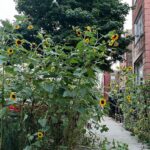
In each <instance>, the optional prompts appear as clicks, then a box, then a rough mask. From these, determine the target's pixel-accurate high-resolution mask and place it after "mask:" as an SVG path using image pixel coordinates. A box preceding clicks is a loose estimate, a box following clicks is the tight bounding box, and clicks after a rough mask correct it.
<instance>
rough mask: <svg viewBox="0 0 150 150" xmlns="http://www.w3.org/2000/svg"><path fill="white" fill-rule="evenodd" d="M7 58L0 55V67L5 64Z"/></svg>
mask: <svg viewBox="0 0 150 150" xmlns="http://www.w3.org/2000/svg"><path fill="white" fill-rule="evenodd" d="M5 59H6V57H4V56H2V55H0V65H2V64H3V62H4V61H5Z"/></svg>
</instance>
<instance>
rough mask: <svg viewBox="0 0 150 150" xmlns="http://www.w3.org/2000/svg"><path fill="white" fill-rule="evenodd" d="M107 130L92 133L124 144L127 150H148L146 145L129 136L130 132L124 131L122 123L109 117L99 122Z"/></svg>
mask: <svg viewBox="0 0 150 150" xmlns="http://www.w3.org/2000/svg"><path fill="white" fill-rule="evenodd" d="M101 124H102V125H106V126H107V127H108V128H109V131H108V132H103V133H101V132H97V131H94V132H95V133H96V134H97V136H100V137H101V138H103V139H105V137H106V138H107V139H108V141H110V142H112V141H113V140H115V141H119V142H122V143H125V144H127V145H128V147H129V150H150V149H149V148H148V147H147V146H146V145H144V144H142V143H141V142H139V141H138V139H137V137H135V136H131V132H129V131H127V130H125V128H124V127H123V124H122V123H118V122H116V121H115V120H113V119H112V118H110V117H104V119H103V120H102V122H101Z"/></svg>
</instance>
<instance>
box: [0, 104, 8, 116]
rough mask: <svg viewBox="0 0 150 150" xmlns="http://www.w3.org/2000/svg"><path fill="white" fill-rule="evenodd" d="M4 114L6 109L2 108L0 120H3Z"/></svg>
mask: <svg viewBox="0 0 150 150" xmlns="http://www.w3.org/2000/svg"><path fill="white" fill-rule="evenodd" d="M6 112H7V108H6V107H4V108H2V109H1V110H0V119H1V118H3V116H5V114H6Z"/></svg>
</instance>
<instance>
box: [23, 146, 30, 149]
mask: <svg viewBox="0 0 150 150" xmlns="http://www.w3.org/2000/svg"><path fill="white" fill-rule="evenodd" d="M23 150H32V146H26V147H25V148H24V149H23Z"/></svg>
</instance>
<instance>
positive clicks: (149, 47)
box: [132, 0, 150, 83]
mask: <svg viewBox="0 0 150 150" xmlns="http://www.w3.org/2000/svg"><path fill="white" fill-rule="evenodd" d="M132 2H133V8H134V9H133V14H132V15H133V16H132V18H133V19H132V20H133V25H132V27H133V28H132V32H133V35H134V36H135V40H134V43H133V51H132V55H133V56H132V58H133V60H132V61H133V67H134V71H135V73H136V74H137V78H136V81H137V83H141V82H142V81H143V80H146V79H149V78H150V0H133V1H132Z"/></svg>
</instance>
